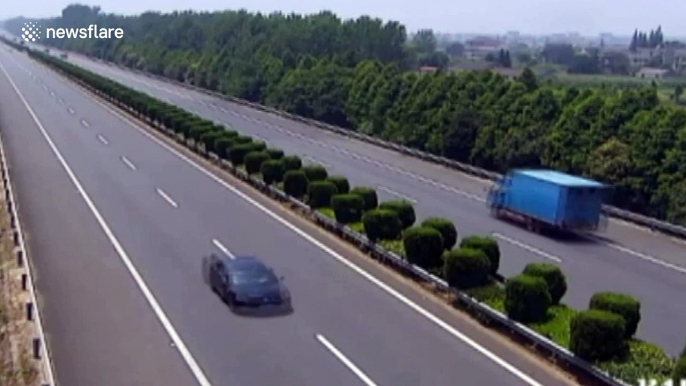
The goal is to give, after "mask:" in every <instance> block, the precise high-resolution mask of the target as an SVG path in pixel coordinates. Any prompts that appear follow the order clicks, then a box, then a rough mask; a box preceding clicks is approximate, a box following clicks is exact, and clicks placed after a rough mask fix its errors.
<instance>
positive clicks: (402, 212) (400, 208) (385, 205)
mask: <svg viewBox="0 0 686 386" xmlns="http://www.w3.org/2000/svg"><path fill="white" fill-rule="evenodd" d="M379 209H385V210H391V211H393V212H395V213H397V214H398V218H399V219H400V222H401V223H402V225H403V229H406V228H409V227H411V226H412V224H414V222H415V220H416V216H415V213H414V207H412V203H411V202H409V201H405V200H392V201H386V202H382V203H381V204H380V205H379Z"/></svg>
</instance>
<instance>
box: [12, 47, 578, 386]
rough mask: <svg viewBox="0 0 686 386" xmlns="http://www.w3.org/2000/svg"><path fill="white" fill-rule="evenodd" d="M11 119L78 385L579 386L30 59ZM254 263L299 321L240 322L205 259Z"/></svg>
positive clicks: (22, 63) (20, 181)
mask: <svg viewBox="0 0 686 386" xmlns="http://www.w3.org/2000/svg"><path fill="white" fill-rule="evenodd" d="M0 102H1V103H0V106H2V107H1V109H2V110H0V124H1V126H2V130H3V131H2V132H3V138H4V141H5V146H6V148H7V153H8V158H9V162H10V165H11V173H13V176H14V178H15V180H14V181H15V183H16V184H17V192H18V201H19V210H20V213H21V215H22V221H24V222H25V224H26V228H27V230H28V236H29V237H28V242H29V247H30V252H31V256H32V259H33V264H34V265H35V269H36V274H37V286H38V291H39V294H40V296H41V305H42V308H43V313H44V315H45V323H46V326H47V329H48V335H49V346H50V351H51V353H52V355H53V358H54V361H55V366H56V377H57V379H58V382H59V383H60V384H62V385H70V386H71V385H94V384H97V385H124V384H125V385H151V384H164V385H189V384H201V385H250V386H253V385H256V386H258V385H277V384H278V385H356V384H363V385H394V386H395V385H408V386H409V385H449V384H455V383H456V382H459V383H460V384H469V385H493V384H499V385H532V386H533V385H563V384H567V382H566V381H564V380H562V379H561V378H560V377H559V375H558V374H557V373H555V372H554V371H553V370H551V369H550V368H548V367H547V366H546V365H542V364H539V363H538V362H537V361H535V360H533V359H531V358H530V357H529V356H528V355H526V354H525V353H523V352H522V351H521V350H520V349H518V348H517V347H516V346H514V345H513V344H510V343H507V342H505V341H503V340H502V339H501V338H498V337H497V336H495V335H494V334H492V333H491V332H489V331H487V330H484V329H482V328H481V327H479V326H477V325H475V324H474V323H473V322H471V321H469V319H466V318H464V317H460V316H459V315H456V314H455V313H454V311H450V310H449V309H447V308H446V307H444V306H443V305H441V304H438V303H436V302H434V301H431V300H427V299H425V298H424V296H422V295H421V294H420V293H418V292H416V291H415V290H413V288H412V286H411V284H407V283H405V282H404V281H402V280H400V279H398V278H396V277H395V276H394V275H392V274H390V273H388V272H387V271H385V270H384V269H382V268H380V267H378V266H376V265H375V264H374V263H372V262H369V261H368V260H366V259H365V258H364V257H363V256H361V255H360V254H359V253H357V252H355V251H352V250H351V249H350V248H349V247H346V246H345V245H344V244H342V243H340V242H338V241H336V240H333V239H332V238H331V237H330V236H327V235H325V234H324V233H322V232H319V231H318V230H317V229H316V228H315V227H314V226H312V225H311V224H308V223H307V222H305V221H304V220H302V219H299V218H298V217H296V216H295V215H293V214H291V213H289V212H286V211H284V210H282V209H280V207H279V206H277V205H276V204H274V203H272V202H270V201H269V200H267V199H265V198H264V197H262V196H260V195H259V194H258V193H255V192H253V191H252V190H250V189H249V188H246V187H245V186H243V185H240V184H236V182H235V181H233V182H231V181H226V180H224V179H221V178H219V177H217V176H216V175H214V174H212V173H211V172H209V171H208V170H207V169H204V168H203V167H202V166H201V165H200V164H198V163H196V161H193V160H192V159H189V158H187V157H186V156H184V155H182V154H180V153H178V152H177V151H176V150H174V148H173V147H170V146H169V145H167V144H165V143H164V142H162V141H160V140H159V139H158V138H157V137H155V136H153V135H151V134H150V133H149V132H148V131H146V130H143V129H141V128H140V127H139V126H137V125H136V124H135V123H134V122H131V121H129V120H127V119H126V118H125V117H123V116H122V115H121V114H120V113H118V112H116V111H114V110H112V109H111V108H109V107H107V106H105V105H103V104H102V103H100V102H98V101H97V100H95V99H94V98H93V97H92V96H90V95H89V94H87V93H85V92H84V91H83V90H81V89H79V88H77V87H75V86H74V84H72V83H70V82H69V81H66V80H65V79H63V78H61V77H59V76H57V75H56V74H55V73H53V72H52V71H50V70H48V69H46V68H45V67H43V66H42V65H39V64H37V63H36V62H33V61H31V60H30V59H29V58H28V57H27V56H26V55H25V54H23V53H19V52H16V51H8V50H6V49H5V47H2V49H0ZM211 252H214V253H224V254H226V255H228V256H233V255H255V256H258V257H260V258H261V259H263V260H264V261H266V262H267V263H268V264H269V265H271V266H273V267H274V268H275V270H276V271H277V272H278V273H279V274H282V275H284V276H285V278H286V279H285V280H286V283H287V285H288V286H289V288H290V290H291V293H292V297H293V305H294V309H295V312H294V313H293V314H291V315H288V316H282V317H276V318H250V317H239V316H235V315H233V314H231V313H230V312H229V311H228V309H227V308H226V307H225V306H224V305H223V303H222V302H221V301H220V300H219V299H218V298H217V297H216V296H215V295H213V294H212V293H211V291H209V289H208V288H207V287H206V285H205V284H204V283H203V282H202V278H201V271H200V267H201V264H200V262H201V257H202V255H203V254H207V253H211Z"/></svg>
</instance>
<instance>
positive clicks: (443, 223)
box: [422, 217, 457, 251]
mask: <svg viewBox="0 0 686 386" xmlns="http://www.w3.org/2000/svg"><path fill="white" fill-rule="evenodd" d="M422 226H423V227H429V228H434V229H435V230H437V231H439V232H441V237H443V249H445V250H446V251H449V250H451V249H452V248H453V247H454V246H455V243H456V242H457V229H455V225H454V224H453V222H452V221H450V220H448V219H445V218H438V217H430V218H427V219H426V220H424V221H422Z"/></svg>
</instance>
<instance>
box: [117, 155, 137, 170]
mask: <svg viewBox="0 0 686 386" xmlns="http://www.w3.org/2000/svg"><path fill="white" fill-rule="evenodd" d="M121 160H122V162H124V164H126V166H128V167H129V169H131V170H136V165H134V164H133V162H131V161H129V159H128V158H126V157H124V156H121Z"/></svg>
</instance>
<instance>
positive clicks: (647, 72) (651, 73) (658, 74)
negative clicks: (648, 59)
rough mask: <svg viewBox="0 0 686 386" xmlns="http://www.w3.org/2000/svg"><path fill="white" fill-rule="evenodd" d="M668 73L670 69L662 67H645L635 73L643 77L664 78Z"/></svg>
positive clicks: (638, 76)
mask: <svg viewBox="0 0 686 386" xmlns="http://www.w3.org/2000/svg"><path fill="white" fill-rule="evenodd" d="M668 74H669V70H665V69H662V68H651V67H643V68H641V69H640V70H638V71H636V74H634V76H636V77H637V78H643V79H662V78H664V77H665V76H666V75H668Z"/></svg>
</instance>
